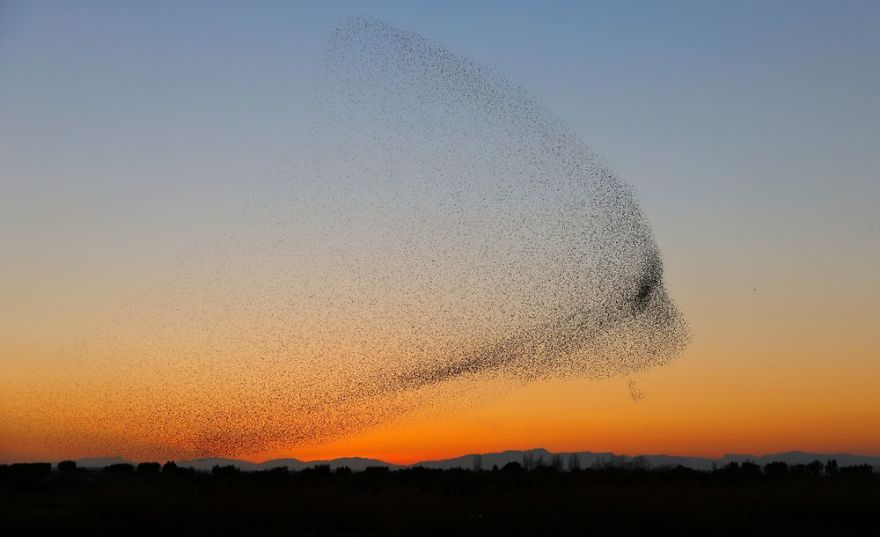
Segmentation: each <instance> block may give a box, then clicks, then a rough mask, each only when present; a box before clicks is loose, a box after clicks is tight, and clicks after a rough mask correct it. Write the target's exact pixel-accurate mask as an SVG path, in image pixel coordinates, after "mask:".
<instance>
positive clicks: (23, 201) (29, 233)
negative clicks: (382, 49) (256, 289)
mask: <svg viewBox="0 0 880 537" xmlns="http://www.w3.org/2000/svg"><path fill="white" fill-rule="evenodd" d="M355 14H367V15H371V16H376V17H379V18H382V19H385V20H387V21H388V22H390V23H392V24H396V25H399V26H401V27H403V28H407V29H412V30H415V31H417V32H419V33H421V34H423V35H425V36H426V37H428V38H431V39H435V40H437V41H438V42H439V43H442V44H443V45H445V46H446V47H448V48H450V49H452V50H454V51H457V52H459V53H461V54H463V55H465V56H467V57H470V58H472V59H474V60H475V61H477V62H480V63H483V64H485V65H488V66H490V67H491V68H494V69H496V70H497V71H499V72H500V73H502V74H504V75H505V76H507V77H508V78H509V79H511V80H512V81H514V82H516V83H518V84H521V85H522V86H523V87H524V88H526V89H527V90H528V91H529V92H531V93H532V94H533V95H534V96H535V98H536V99H537V100H538V101H539V102H541V103H543V104H545V105H546V106H547V108H549V109H550V110H551V111H553V112H554V113H556V114H557V115H558V116H559V117H561V118H562V119H563V120H565V121H566V122H568V123H569V124H570V125H571V126H572V128H573V129H574V130H575V131H576V132H578V133H579V134H580V135H581V136H582V137H583V139H584V140H585V141H586V142H587V143H588V144H590V145H591V146H592V147H593V148H594V150H595V151H596V152H597V153H598V154H599V155H601V156H602V157H603V158H604V159H605V160H606V162H607V163H608V164H609V165H610V166H612V167H613V168H614V169H615V170H617V171H618V172H619V173H620V175H621V176H622V178H623V179H624V180H625V181H627V182H629V183H630V184H632V185H634V187H635V188H636V191H637V193H638V197H639V200H640V202H641V204H642V207H643V209H644V211H645V213H646V214H647V215H648V217H649V218H650V219H651V221H652V222H653V224H654V225H655V232H656V235H657V240H658V242H659V243H660V246H661V248H662V249H663V250H664V252H665V257H666V263H667V266H668V268H669V270H668V277H669V279H670V286H671V288H672V289H673V292H674V293H676V292H677V293H678V294H679V296H680V297H681V300H682V301H683V302H684V304H683V307H684V308H685V309H686V310H687V307H688V303H690V304H691V310H692V311H694V309H695V308H696V310H697V311H700V308H703V307H705V308H709V309H711V308H716V307H717V308H720V307H721V306H712V305H709V304H707V303H706V302H707V300H708V299H706V298H705V297H706V296H707V293H706V292H705V291H706V290H707V289H713V288H715V286H717V285H718V282H723V285H725V286H741V287H742V289H752V288H756V287H764V288H766V287H767V286H771V285H777V286H778V285H780V283H782V282H786V281H788V282H789V285H792V286H794V287H793V288H792V290H791V294H792V295H796V294H798V292H801V291H803V290H805V289H807V288H813V286H816V285H820V284H822V285H829V283H828V282H838V281H852V282H859V281H860V282H863V286H862V287H863V288H864V287H867V288H869V289H874V288H876V287H877V283H878V282H877V278H878V277H877V276H876V274H877V272H878V271H877V270H876V269H877V265H878V254H877V253H876V252H877V250H880V249H878V248H877V246H878V236H880V217H878V215H877V210H876V205H877V201H878V199H880V186H878V185H880V181H878V173H880V157H878V152H877V150H876V148H877V141H878V125H880V104H878V99H877V95H880V68H878V62H877V58H878V57H880V31H878V28H880V4H878V3H877V2H856V1H848V2H807V1H797V2H736V3H730V2H627V3H621V2H598V3H597V2H569V3H565V2H554V3H550V4H549V5H547V3H538V2H534V3H521V2H460V3H454V2H443V3H418V2H382V3H361V2H348V3H337V2H321V3H302V4H300V3H296V2H276V3H273V2H260V3H256V4H253V3H245V2H211V3H200V2H142V3H136V2H89V1H86V2H77V3H72V2H70V3H61V2H10V1H4V2H2V3H0V126H2V127H0V241H2V243H0V244H2V247H3V250H4V253H5V258H6V260H7V262H6V263H5V265H4V267H3V271H4V272H5V274H3V275H2V278H0V282H3V283H2V290H3V292H4V293H5V294H7V296H13V297H15V300H17V301H18V302H17V306H18V307H17V308H16V313H15V314H14V315H13V314H12V313H8V314H6V315H4V317H9V318H10V319H12V318H13V317H14V318H15V319H21V318H22V312H29V313H28V315H33V316H45V315H50V317H51V315H68V316H70V317H74V316H77V312H78V311H79V308H80V307H81V304H83V303H84V298H85V297H91V299H90V302H89V303H90V304H95V306H94V307H95V308H104V307H108V306H109V305H110V304H112V303H114V301H115V300H117V299H118V298H119V297H120V296H124V295H125V294H126V293H128V292H129V291H130V290H131V289H132V286H136V285H137V284H138V282H141V281H143V280H144V279H148V278H149V277H150V275H151V274H154V273H155V272H156V271H162V270H168V268H169V266H172V265H173V263H174V260H175V259H177V257H178V256H179V255H180V252H181V251H185V250H187V249H188V248H189V247H190V246H191V245H192V244H194V243H198V242H200V241H203V240H204V239H205V237H209V236H210V235H211V233H212V232H213V230H216V229H217V228H218V227H222V226H223V225H225V223H226V222H227V221H228V220H229V218H230V214H235V212H236V211H238V210H239V209H240V208H241V207H242V206H243V205H246V204H247V203H248V200H251V199H253V198H254V197H257V196H259V195H260V194H261V193H262V188H263V185H265V183H266V182H267V180H268V179H269V178H270V176H272V174H273V173H278V170H283V169H284V162H285V150H286V148H288V147H290V145H291V144H292V143H295V140H296V139H297V137H298V136H301V135H303V132H302V130H301V126H302V125H303V119H304V117H305V115H306V114H307V112H308V108H309V102H310V100H309V99H310V98H311V95H310V89H311V80H312V77H313V76H314V75H315V73H316V72H317V71H318V68H319V62H320V54H321V50H322V47H323V46H324V42H325V39H326V38H327V35H328V34H329V32H330V31H332V29H333V28H334V27H335V26H336V25H337V24H338V23H339V21H340V20H342V19H344V18H346V17H349V16H352V15H355ZM282 173H283V171H282ZM792 274H797V275H798V276H797V278H799V279H796V280H797V282H799V283H797V284H795V283H791V282H793V281H794V280H791V278H792V276H791V275H792ZM797 286H802V288H801V287H797ZM98 289H100V292H98ZM851 292H852V293H853V294H852V297H850V298H851V299H852V300H866V299H865V298H864V297H863V298H857V293H856V291H855V290H852V291H851ZM875 294H876V293H875ZM96 296H103V297H104V298H103V299H97V298H95V297H96ZM872 296H873V295H872ZM64 297H67V298H64ZM50 301H51V302H52V303H53V304H54V307H53V308H52V310H53V312H54V313H53V312H49V311H47V308H46V306H45V304H46V303H48V302H50ZM13 302H14V301H13ZM65 304H68V306H67V307H66V308H67V309H65ZM77 304H78V305H77ZM65 311H66V312H67V313H59V312H65ZM26 316H27V315H25V317H26ZM22 322H24V321H22ZM14 325H15V323H12V325H8V326H14Z"/></svg>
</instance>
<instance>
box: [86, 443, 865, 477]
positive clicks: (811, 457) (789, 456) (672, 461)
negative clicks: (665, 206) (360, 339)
mask: <svg viewBox="0 0 880 537" xmlns="http://www.w3.org/2000/svg"><path fill="white" fill-rule="evenodd" d="M557 455H558V456H559V459H560V460H561V462H562V465H563V467H564V468H566V469H567V468H568V467H569V465H570V464H571V462H573V460H574V458H573V456H577V463H578V465H579V466H580V467H581V468H589V467H591V466H594V465H600V464H604V463H615V464H641V463H646V464H647V465H648V466H649V467H651V468H657V467H663V466H678V465H681V466H685V467H688V468H693V469H695V470H711V469H712V467H713V465H714V466H716V467H719V468H720V467H722V466H725V465H727V464H729V463H731V462H738V463H742V462H745V461H751V462H754V463H756V464H760V465H764V464H766V463H768V462H773V461H781V462H785V463H787V464H789V465H792V464H807V463H810V462H813V461H815V460H819V461H821V462H823V463H824V462H825V461H828V460H830V459H835V460H836V461H837V464H838V466H851V465H855V464H870V465H871V466H873V467H874V471H875V472H880V457H873V456H866V455H850V454H847V453H804V452H801V451H786V452H784V453H774V454H772V455H761V456H758V455H738V454H728V455H724V456H723V457H720V458H717V459H712V458H707V457H679V456H674V455H640V456H627V455H615V454H614V453H610V452H606V453H593V452H592V451H579V452H560V453H552V452H550V451H547V450H546V449H543V448H538V449H530V450H522V451H519V450H510V451H502V452H498V453H482V454H470V455H463V456H461V457H455V458H452V459H442V460H434V461H422V462H417V463H414V464H407V465H398V464H391V463H387V462H384V461H381V460H378V459H365V458H362V457H343V458H338V459H330V460H316V461H302V460H299V459H273V460H268V461H265V462H260V463H256V462H249V461H242V460H238V459H225V458H203V459H192V460H184V461H177V465H178V466H181V467H189V468H195V469H196V470H210V469H211V468H213V467H214V466H218V465H219V466H235V467H237V468H239V469H240V470H242V471H257V470H270V469H272V468H280V467H284V466H286V467H287V468H289V469H290V470H302V469H305V468H311V467H313V466H316V465H329V466H330V468H331V469H336V468H339V467H343V466H347V467H348V468H351V469H352V470H353V471H356V472H359V471H363V470H364V469H366V468H367V467H371V466H386V467H388V468H391V469H396V468H411V467H415V466H422V467H425V468H436V469H444V470H445V469H452V468H464V469H472V468H474V462H475V459H476V458H477V457H479V458H480V467H481V468H482V469H484V470H490V469H492V467H493V466H498V467H499V468H501V467H503V466H504V465H505V464H507V463H510V462H518V463H523V461H524V460H526V459H530V460H531V461H533V462H534V464H548V465H549V464H551V463H552V462H553V460H554V458H555V457H556V456H557ZM124 462H129V461H126V460H125V459H123V458H121V457H90V458H85V459H79V460H78V461H77V463H78V464H79V466H82V467H85V468H100V467H104V466H108V465H110V464H118V463H124Z"/></svg>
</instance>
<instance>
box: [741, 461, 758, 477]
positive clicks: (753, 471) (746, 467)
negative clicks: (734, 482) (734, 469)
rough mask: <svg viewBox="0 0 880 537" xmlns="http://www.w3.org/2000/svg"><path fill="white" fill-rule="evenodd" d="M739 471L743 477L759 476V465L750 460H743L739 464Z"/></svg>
mask: <svg viewBox="0 0 880 537" xmlns="http://www.w3.org/2000/svg"><path fill="white" fill-rule="evenodd" d="M739 473H740V475H741V476H743V477H761V467H760V466H758V465H757V464H755V463H754V462H752V461H745V462H744V463H742V464H741V465H740V467H739Z"/></svg>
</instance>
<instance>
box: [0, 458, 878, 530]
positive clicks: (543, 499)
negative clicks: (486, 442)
mask: <svg viewBox="0 0 880 537" xmlns="http://www.w3.org/2000/svg"><path fill="white" fill-rule="evenodd" d="M878 522H880V475H878V474H875V473H872V471H871V468H870V467H869V466H865V467H850V468H840V469H837V468H833V467H830V468H829V467H828V466H827V465H825V466H824V467H823V465H821V464H818V463H816V464H814V465H806V466H805V465H798V466H793V467H788V466H785V465H780V464H779V463H774V464H770V465H766V466H764V467H763V468H762V467H759V466H757V465H752V464H748V463H746V464H743V465H741V466H740V465H730V466H727V467H724V468H720V469H718V470H715V471H713V472H698V471H694V470H689V469H685V468H682V467H678V468H675V469H654V470H648V469H644V468H590V469H584V470H574V471H571V472H561V471H558V470H554V469H553V467H540V468H537V469H534V470H531V471H525V470H523V469H522V467H520V465H518V464H511V465H508V466H506V467H504V468H503V469H500V470H499V469H493V470H491V471H485V470H484V471H479V472H473V471H469V470H446V471H443V470H427V469H421V468H412V469H406V470H399V471H389V470H387V469H385V468H371V469H368V470H367V471H365V472H358V473H352V472H350V471H347V469H341V470H337V471H333V472H331V471H330V469H329V467H315V468H313V469H309V470H304V471H300V472H288V471H286V469H276V470H271V471H266V472H255V473H244V472H239V471H237V470H235V469H234V468H231V467H216V468H215V469H214V471H213V472H211V473H206V472H195V471H192V470H184V469H179V468H175V467H173V465H166V466H165V467H161V468H160V466H159V465H158V464H142V465H139V466H138V467H137V468H135V467H133V466H130V465H116V466H112V467H108V468H106V469H104V470H83V469H80V468H76V467H75V465H73V464H70V463H68V464H67V465H66V466H65V465H64V464H63V463H62V466H61V469H56V468H54V467H50V466H49V465H42V466H41V465H13V466H0V534H2V535H21V534H33V533H40V534H55V535H69V534H89V535H103V534H113V535H131V534H150V535H168V534H195V535H227V534H245V535H339V534H343V535H379V534H383V535H384V534H392V535H393V534H422V535H455V534H463V533H464V534H538V535H541V534H572V535H574V534H577V535H589V534H597V535H606V534H608V533H609V532H627V533H629V532H635V531H639V532H640V533H641V532H652V533H654V532H658V531H663V532H666V531H669V532H672V534H673V535H675V534H679V533H682V532H688V533H693V532H697V531H701V532H711V534H713V535H714V534H719V533H720V534H755V533H760V534H797V535H804V534H813V535H829V534H865V535H869V534H872V535H876V533H873V531H876V529H877V524H878ZM869 529H870V530H869Z"/></svg>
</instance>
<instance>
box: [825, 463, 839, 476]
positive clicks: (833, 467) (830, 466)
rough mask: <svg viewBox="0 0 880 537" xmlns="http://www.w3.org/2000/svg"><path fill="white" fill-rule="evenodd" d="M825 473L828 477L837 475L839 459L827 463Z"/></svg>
mask: <svg viewBox="0 0 880 537" xmlns="http://www.w3.org/2000/svg"><path fill="white" fill-rule="evenodd" d="M825 473H826V474H828V475H837V459H831V460H830V461H828V462H826V463H825Z"/></svg>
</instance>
